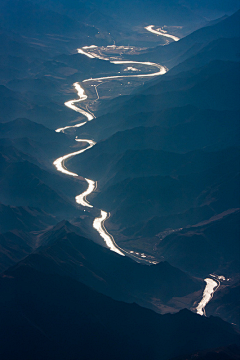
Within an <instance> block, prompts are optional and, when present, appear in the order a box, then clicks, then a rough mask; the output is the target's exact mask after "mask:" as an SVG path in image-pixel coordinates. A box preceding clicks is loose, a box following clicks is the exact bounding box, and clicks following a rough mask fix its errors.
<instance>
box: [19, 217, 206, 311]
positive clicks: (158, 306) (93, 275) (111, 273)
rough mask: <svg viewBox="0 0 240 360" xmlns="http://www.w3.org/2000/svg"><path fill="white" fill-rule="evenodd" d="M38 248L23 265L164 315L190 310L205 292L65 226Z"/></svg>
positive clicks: (162, 267) (175, 273)
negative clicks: (117, 252) (60, 276)
mask: <svg viewBox="0 0 240 360" xmlns="http://www.w3.org/2000/svg"><path fill="white" fill-rule="evenodd" d="M39 244H43V247H42V248H41V247H40V248H39V249H38V250H37V252H35V253H34V254H33V255H31V256H30V257H28V258H27V259H25V260H24V261H23V262H24V264H25V265H27V266H31V267H33V268H35V269H37V270H40V271H42V272H46V273H52V274H55V273H58V274H61V275H64V276H70V277H72V278H74V279H76V280H78V281H81V282H83V283H84V284H86V285H88V286H91V287H92V288H94V289H95V290H97V291H100V292H101V293H104V294H106V295H109V296H111V297H113V298H115V299H120V300H124V301H127V302H132V301H135V302H137V303H139V304H144V306H145V307H149V308H153V309H154V310H156V311H158V312H160V313H165V312H166V311H171V312H175V311H176V309H181V308H183V307H185V306H187V307H188V308H191V307H192V306H193V303H194V302H195V301H198V300H199V296H201V295H200V294H201V292H202V289H203V287H204V286H203V283H202V282H201V281H200V280H197V279H194V278H192V277H190V276H188V275H186V274H185V273H183V272H181V271H179V270H178V269H176V268H173V267H172V266H170V265H169V264H168V263H166V262H162V263H159V264H157V265H152V266H149V265H142V264H137V263H136V262H135V261H133V260H131V259H129V258H128V257H122V256H120V255H118V254H115V253H114V252H112V251H110V250H109V249H106V248H103V247H102V246H99V245H97V244H95V243H94V242H92V241H90V240H88V239H86V238H85V237H83V236H82V235H81V232H80V233H79V229H78V228H75V227H73V226H72V225H71V224H69V223H67V222H62V223H60V224H58V225H57V226H56V227H55V228H53V229H51V230H50V231H48V232H46V233H44V234H43V235H42V236H40V237H39ZM44 244H46V245H44ZM116 284H118V285H117V286H116ZM197 291H198V292H197ZM173 298H174V299H173ZM181 303H182V305H181ZM183 304H184V305H183Z"/></svg>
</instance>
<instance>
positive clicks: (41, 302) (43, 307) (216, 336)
mask: <svg viewBox="0 0 240 360" xmlns="http://www.w3.org/2000/svg"><path fill="white" fill-rule="evenodd" d="M1 290H2V291H1V304H2V306H1V319H2V321H1V330H0V332H1V346H0V349H1V350H0V352H1V357H3V358H15V357H16V356H17V357H18V358H22V359H23V358H26V357H28V358H36V357H38V358H39V359H43V358H44V359H53V358H56V357H57V358H58V359H66V358H68V359H74V358H79V357H81V358H82V359H89V357H90V358H91V359H106V358H108V359H109V358H114V359H123V358H124V359H146V358H148V357H150V358H151V359H159V356H161V359H163V360H165V359H166V360H167V359H169V358H172V357H174V356H180V355H184V354H186V353H187V352H188V353H189V352H194V351H195V352H196V351H199V350H201V349H204V348H205V349H206V348H209V347H219V346H224V345H230V344H233V343H237V342H238V341H239V335H238V334H236V332H235V331H234V329H233V328H232V326H231V325H229V324H227V323H225V322H223V321H222V320H220V319H219V318H214V317H211V318H209V319H208V318H204V317H200V316H199V315H196V314H193V313H191V312H189V311H187V310H183V311H181V312H179V313H177V314H174V315H169V314H167V315H157V314H156V313H154V312H152V311H150V310H147V309H143V308H140V307H139V306H137V305H135V304H131V305H130V304H124V303H121V302H116V301H114V300H111V299H110V298H107V297H106V296H104V295H100V294H98V293H96V292H95V291H93V290H91V289H89V288H87V287H86V286H84V285H82V284H81V283H79V282H77V281H75V280H72V279H70V278H67V277H63V276H59V275H57V274H46V273H42V272H40V271H37V270H35V269H33V268H31V267H29V266H25V265H20V266H18V267H16V268H15V269H13V270H11V271H9V272H7V273H5V275H4V276H3V277H2V278H1ZM49 315H50V318H51V321H49ZM12 329H15V331H14V334H13V331H12ZM146 329H149V330H150V331H148V332H146ZM93 333H94V336H93Z"/></svg>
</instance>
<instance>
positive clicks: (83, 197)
mask: <svg viewBox="0 0 240 360" xmlns="http://www.w3.org/2000/svg"><path fill="white" fill-rule="evenodd" d="M153 28H154V25H149V26H147V27H146V28H145V29H146V30H148V31H150V32H152V33H154V34H157V35H162V36H165V37H168V38H171V39H173V40H174V41H178V40H179V38H178V37H176V36H174V35H170V34H168V33H167V32H166V31H164V30H163V29H156V30H154V29H153ZM109 47H115V48H116V46H115V45H113V46H108V47H107V48H109ZM96 49H98V47H97V46H96V45H91V46H84V47H83V48H81V49H78V50H77V51H78V53H79V54H83V55H85V56H87V57H89V58H91V59H94V58H99V59H101V60H105V61H109V62H111V63H113V64H128V65H130V64H141V65H145V66H150V67H153V68H157V71H154V72H152V73H148V74H135V75H133V74H131V75H115V76H106V77H98V78H94V79H92V78H90V79H85V80H83V81H82V84H84V83H89V82H93V83H94V82H100V83H102V81H104V80H113V79H120V78H128V77H130V78H135V77H139V78H145V77H155V76H159V75H164V74H165V73H166V72H167V69H166V68H165V67H164V66H162V65H160V64H156V63H152V62H138V61H127V60H110V59H109V58H106V57H103V56H102V55H99V54H98V53H96V52H95V51H93V50H96ZM128 69H130V70H132V71H135V70H137V69H134V68H132V67H128V68H127V70H128ZM125 70H126V69H125ZM82 84H80V83H78V82H76V83H74V84H73V87H74V88H75V90H76V92H77V95H78V99H74V100H70V101H67V102H65V106H67V107H68V108H70V109H72V110H73V111H75V112H77V113H80V114H82V115H83V116H85V117H86V121H83V122H81V123H78V124H75V125H69V126H65V127H62V128H59V129H56V130H55V131H56V132H64V131H65V130H67V129H70V128H78V127H81V126H84V125H85V124H86V123H87V122H88V121H91V120H93V119H94V118H95V116H94V114H93V113H92V112H91V111H89V110H88V111H86V110H84V109H82V108H80V107H78V106H76V104H78V103H81V102H82V101H85V100H87V98H88V97H87V95H86V94H85V91H84V88H83V87H82ZM99 85H100V84H98V85H96V84H93V86H94V87H95V91H96V94H97V99H96V100H95V101H97V100H98V99H99V94H98V90H97V87H98V86H99ZM75 141H79V142H82V143H86V144H87V146H86V148H84V149H81V150H79V151H75V152H72V153H70V154H66V155H64V156H62V157H60V158H58V159H56V160H55V161H54V163H53V164H54V166H55V167H56V169H57V170H58V171H60V172H62V173H63V174H66V175H69V176H75V177H77V176H79V175H78V174H76V173H73V172H71V171H69V170H68V169H67V168H66V166H65V161H66V160H67V159H69V158H71V157H73V156H76V155H79V154H82V153H83V152H85V151H87V150H89V149H91V148H92V147H93V146H94V145H95V144H96V143H95V142H94V141H93V140H89V139H78V138H75ZM85 181H86V182H87V184H88V187H87V189H86V190H85V191H84V192H83V193H81V194H79V195H77V196H76V197H75V201H76V203H77V204H79V205H81V206H83V207H88V208H93V205H91V204H90V203H89V202H88V200H87V196H88V195H90V194H91V193H92V192H93V191H94V190H95V189H96V188H97V183H96V182H95V181H94V180H91V179H87V178H85ZM109 217H110V213H107V212H106V211H104V210H100V216H99V217H96V218H95V219H94V221H93V225H92V226H93V228H94V229H95V230H96V231H97V232H98V233H99V235H100V236H101V237H102V238H103V240H104V242H105V244H106V246H107V247H108V248H109V249H110V250H111V251H114V252H116V253H117V254H119V255H121V256H125V254H128V256H130V257H132V258H134V259H135V260H136V261H138V262H139V261H144V262H145V263H149V264H157V262H156V261H152V260H148V259H146V255H145V254H140V253H135V252H134V251H126V250H125V249H122V248H120V247H119V246H118V245H117V244H116V242H115V240H114V238H113V236H112V235H111V234H109V233H108V231H107V229H106V227H105V221H106V220H107V219H108V218H109ZM136 255H137V256H136ZM213 277H214V276H213ZM220 278H221V277H219V279H217V277H216V278H214V280H213V279H212V278H206V279H205V280H204V281H205V283H206V286H205V289H204V292H203V296H202V300H201V301H200V302H199V304H198V306H197V307H196V312H197V313H198V314H199V315H205V316H206V312H205V307H206V305H207V304H208V302H209V301H210V300H211V299H212V297H213V294H214V292H215V291H216V290H217V289H218V288H219V286H220Z"/></svg>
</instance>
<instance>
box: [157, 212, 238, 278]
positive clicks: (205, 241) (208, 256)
mask: <svg viewBox="0 0 240 360" xmlns="http://www.w3.org/2000/svg"><path fill="white" fill-rule="evenodd" d="M239 215H240V213H239V210H238V211H235V212H234V213H232V214H229V215H226V216H224V217H222V218H220V219H216V220H215V221H214V220H213V221H210V222H206V224H204V223H203V224H202V225H201V224H199V225H196V226H192V227H190V228H189V229H183V230H180V231H177V232H176V233H173V234H170V235H168V236H166V237H165V238H164V239H162V240H161V242H160V243H159V245H158V251H159V254H161V255H162V256H163V257H164V259H166V260H167V261H169V262H170V263H171V264H173V265H174V266H178V267H180V268H181V269H183V270H185V271H189V272H190V273H192V274H198V275H200V273H201V275H203V276H206V275H207V274H209V273H213V272H216V273H219V272H224V274H225V275H226V276H228V275H227V274H229V275H232V271H233V270H234V271H235V272H238V269H239V261H240V258H239V253H240V249H239ZM203 263H204V268H202V264H203ZM229 264H230V265H229ZM231 268H232V269H231Z"/></svg>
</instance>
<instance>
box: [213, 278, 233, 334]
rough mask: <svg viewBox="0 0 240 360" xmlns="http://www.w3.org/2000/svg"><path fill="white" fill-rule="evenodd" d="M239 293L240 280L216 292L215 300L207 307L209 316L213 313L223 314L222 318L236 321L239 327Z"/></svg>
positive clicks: (231, 321)
mask: <svg viewBox="0 0 240 360" xmlns="http://www.w3.org/2000/svg"><path fill="white" fill-rule="evenodd" d="M239 295H240V284H239V280H238V281H237V282H235V283H233V284H231V285H230V286H226V287H223V288H222V289H220V290H219V292H217V293H216V296H214V299H213V301H212V302H210V303H209V304H208V305H207V307H206V311H207V314H208V316H209V315H213V314H214V315H215V316H221V318H222V319H225V320H226V321H228V322H230V323H234V324H236V325H237V326H238V327H239V326H240V319H239V308H240V303H239ZM217 314H218V315H217Z"/></svg>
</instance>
